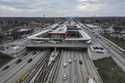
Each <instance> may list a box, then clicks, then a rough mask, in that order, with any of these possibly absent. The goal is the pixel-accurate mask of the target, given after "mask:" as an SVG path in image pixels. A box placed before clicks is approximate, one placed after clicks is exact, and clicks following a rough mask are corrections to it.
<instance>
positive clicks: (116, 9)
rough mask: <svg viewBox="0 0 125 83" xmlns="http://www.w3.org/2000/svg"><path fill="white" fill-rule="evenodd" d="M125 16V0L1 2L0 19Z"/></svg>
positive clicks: (12, 0)
mask: <svg viewBox="0 0 125 83" xmlns="http://www.w3.org/2000/svg"><path fill="white" fill-rule="evenodd" d="M44 14H45V15H46V16H125V0H0V17H3V16H7V17H13V16H17V17H18V16H21V17H29V16H33V17H40V16H43V15H44Z"/></svg>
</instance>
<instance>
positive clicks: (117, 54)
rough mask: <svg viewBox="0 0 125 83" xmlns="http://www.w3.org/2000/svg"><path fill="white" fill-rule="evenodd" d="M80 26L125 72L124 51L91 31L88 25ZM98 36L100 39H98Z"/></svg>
mask: <svg viewBox="0 0 125 83" xmlns="http://www.w3.org/2000/svg"><path fill="white" fill-rule="evenodd" d="M79 24H80V25H81V26H82V27H83V28H84V30H85V31H86V32H87V33H88V34H89V35H90V36H91V38H92V41H95V42H98V43H99V44H101V45H102V46H103V47H104V48H105V49H106V50H107V51H108V55H109V56H112V58H113V59H114V61H115V62H116V63H117V65H118V66H119V67H120V68H121V69H122V70H123V71H125V55H124V51H122V50H121V49H120V48H119V47H117V45H114V43H113V44H112V42H111V41H110V40H108V39H106V38H105V37H103V36H101V35H99V34H98V33H97V32H95V31H92V30H91V29H89V27H87V26H86V25H84V24H82V23H79ZM97 36H98V37H99V38H96V37H97Z"/></svg>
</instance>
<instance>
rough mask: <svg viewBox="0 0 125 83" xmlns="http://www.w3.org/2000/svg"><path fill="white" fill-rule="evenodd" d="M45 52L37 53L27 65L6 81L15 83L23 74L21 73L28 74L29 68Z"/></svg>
mask: <svg viewBox="0 0 125 83" xmlns="http://www.w3.org/2000/svg"><path fill="white" fill-rule="evenodd" d="M45 54H46V52H42V53H40V54H39V55H37V56H36V57H35V58H34V59H33V61H32V62H31V63H28V64H27V66H25V67H24V68H23V69H22V70H21V71H19V72H18V73H16V75H14V76H13V77H12V78H10V79H9V80H8V81H6V83H16V81H17V80H19V79H20V78H21V76H23V74H28V72H30V70H31V69H32V68H33V66H34V65H35V64H36V63H37V62H38V61H39V60H40V59H41V58H42V57H43V56H44V55H45Z"/></svg>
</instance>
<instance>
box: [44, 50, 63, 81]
mask: <svg viewBox="0 0 125 83" xmlns="http://www.w3.org/2000/svg"><path fill="white" fill-rule="evenodd" d="M62 53H63V52H62V51H61V52H60V54H59V55H58V57H57V61H56V62H55V64H54V66H53V68H52V70H51V72H50V74H49V76H48V78H47V80H46V82H45V83H55V81H56V78H57V74H58V71H59V67H60V64H61V61H62V57H63V56H62Z"/></svg>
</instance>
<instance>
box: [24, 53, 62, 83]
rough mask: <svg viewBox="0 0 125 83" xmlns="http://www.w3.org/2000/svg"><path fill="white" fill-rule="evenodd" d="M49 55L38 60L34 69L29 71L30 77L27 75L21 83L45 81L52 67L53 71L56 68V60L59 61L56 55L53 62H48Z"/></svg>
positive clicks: (43, 82)
mask: <svg viewBox="0 0 125 83" xmlns="http://www.w3.org/2000/svg"><path fill="white" fill-rule="evenodd" d="M59 54H60V53H59ZM59 54H58V55H59ZM50 56H51V55H50V54H49V55H46V57H44V58H42V60H40V62H39V65H37V66H35V67H34V68H35V69H34V68H33V69H34V70H32V72H30V73H31V74H30V75H29V76H30V77H28V78H27V80H25V81H24V82H23V83H46V82H47V81H48V77H49V75H50V73H51V71H52V69H54V71H55V69H56V68H57V66H56V65H58V62H59V61H60V56H57V57H56V58H55V61H54V62H52V63H51V64H48V63H49V58H50ZM54 67H55V68H54Z"/></svg>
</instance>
